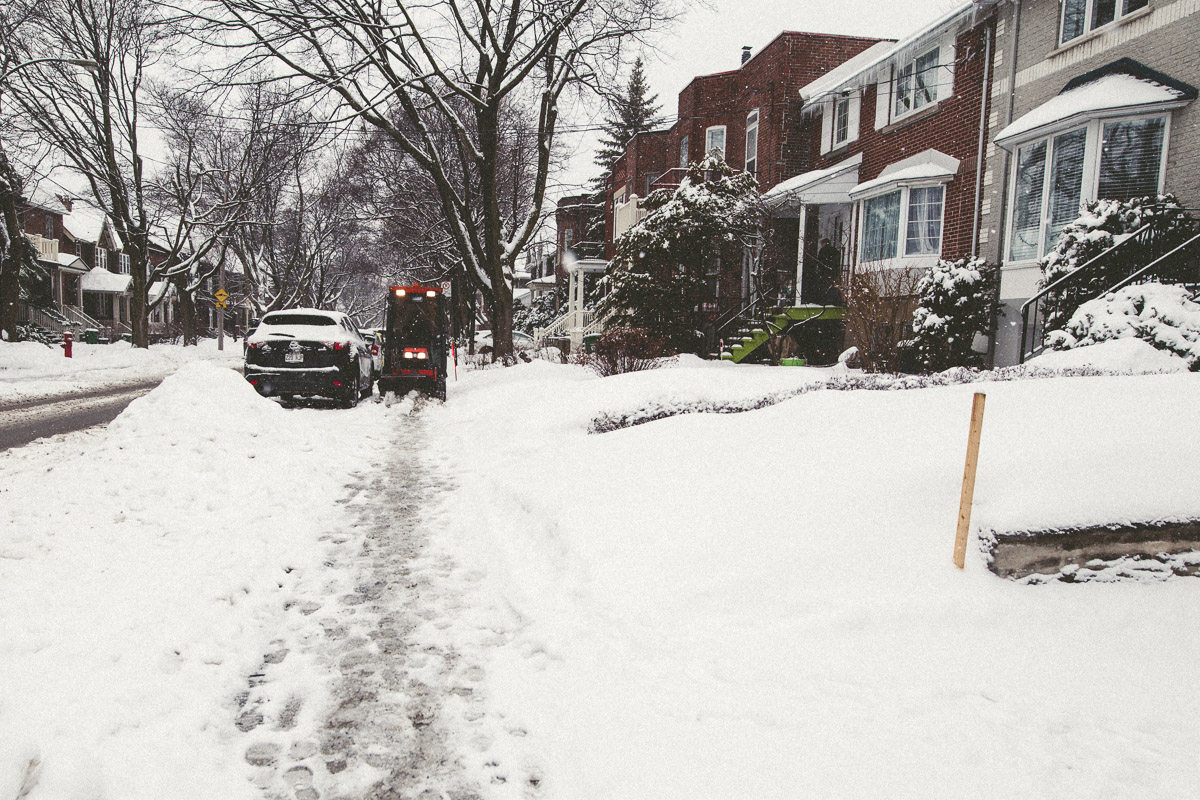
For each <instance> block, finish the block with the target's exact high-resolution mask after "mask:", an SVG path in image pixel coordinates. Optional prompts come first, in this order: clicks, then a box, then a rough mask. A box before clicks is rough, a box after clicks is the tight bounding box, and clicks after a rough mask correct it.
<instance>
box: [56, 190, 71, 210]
mask: <svg viewBox="0 0 1200 800" xmlns="http://www.w3.org/2000/svg"><path fill="white" fill-rule="evenodd" d="M58 202H60V203H62V205H63V208H65V209H66V210H67V213H68V214H70V213H71V205H72V201H71V196H70V195H67V194H60V195H59V196H58Z"/></svg>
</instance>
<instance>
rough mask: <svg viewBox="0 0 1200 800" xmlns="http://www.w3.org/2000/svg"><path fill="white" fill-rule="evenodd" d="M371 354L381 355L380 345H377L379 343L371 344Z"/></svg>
mask: <svg viewBox="0 0 1200 800" xmlns="http://www.w3.org/2000/svg"><path fill="white" fill-rule="evenodd" d="M371 355H373V356H377V355H379V345H377V344H373V345H371Z"/></svg>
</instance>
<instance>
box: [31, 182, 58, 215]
mask: <svg viewBox="0 0 1200 800" xmlns="http://www.w3.org/2000/svg"><path fill="white" fill-rule="evenodd" d="M25 203H26V205H29V206H32V207H34V208H39V209H41V210H42V211H49V212H50V213H51V214H64V215H65V214H66V213H67V209H66V206H64V205H63V202H62V200H60V199H59V198H58V196H57V195H54V194H52V193H50V192H47V191H46V190H45V189H42V188H40V187H34V189H33V191H31V192H30V193H29V197H27V198H26V199H25Z"/></svg>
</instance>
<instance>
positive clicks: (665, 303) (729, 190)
mask: <svg viewBox="0 0 1200 800" xmlns="http://www.w3.org/2000/svg"><path fill="white" fill-rule="evenodd" d="M642 207H643V208H644V209H646V210H647V211H648V212H649V213H648V214H647V215H646V216H645V217H644V218H643V219H642V220H641V221H640V222H638V224H636V225H634V226H633V227H631V228H630V229H629V230H627V231H625V233H623V234H622V235H621V236H620V238H618V239H617V241H616V243H615V248H616V254H615V256H614V258H613V260H612V261H611V262H610V263H609V267H608V272H607V274H606V276H605V278H604V282H605V288H606V290H607V294H606V296H605V298H604V299H603V300H602V301H601V302H600V303H599V304H598V306H597V310H598V311H599V312H600V313H601V314H612V315H613V316H612V322H613V323H614V324H616V325H622V326H629V327H636V328H645V329H646V330H647V331H648V332H649V333H650V334H651V335H653V336H657V337H659V338H661V339H663V340H664V341H666V343H667V345H668V346H669V347H670V348H672V349H673V350H674V351H677V352H696V351H697V350H698V348H700V347H701V346H702V344H703V334H702V328H703V327H704V324H705V321H706V320H705V316H704V312H703V307H702V303H703V302H704V300H705V299H706V288H705V277H706V275H708V274H709V273H710V272H713V271H716V270H717V269H718V268H719V266H720V264H721V263H722V259H725V263H737V262H738V261H739V260H740V259H741V255H742V250H743V248H745V247H747V246H751V245H752V244H754V243H755V242H756V240H757V237H759V236H760V235H761V232H762V230H761V229H762V220H763V218H764V212H763V206H762V198H761V196H760V195H759V193H758V182H757V181H756V180H755V179H754V177H753V176H751V175H749V174H747V173H745V172H742V171H734V170H733V168H731V167H730V166H729V165H728V164H726V163H725V162H724V160H722V159H719V158H715V157H712V156H710V157H708V158H706V159H705V160H704V161H702V162H700V163H699V164H693V165H692V166H691V167H689V168H688V172H687V176H686V177H685V178H684V180H683V181H682V183H681V184H680V186H679V188H678V189H676V190H674V191H670V190H667V189H659V190H657V191H655V192H652V193H651V194H650V196H649V197H647V198H646V199H645V200H644V201H643V202H642Z"/></svg>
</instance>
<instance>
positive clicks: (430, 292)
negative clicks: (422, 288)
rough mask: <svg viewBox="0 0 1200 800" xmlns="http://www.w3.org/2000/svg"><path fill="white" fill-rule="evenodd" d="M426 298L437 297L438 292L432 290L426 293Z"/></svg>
mask: <svg viewBox="0 0 1200 800" xmlns="http://www.w3.org/2000/svg"><path fill="white" fill-rule="evenodd" d="M425 296H426V297H437V292H435V291H434V290H433V289H430V290H429V291H428V292H426V293H425Z"/></svg>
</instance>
